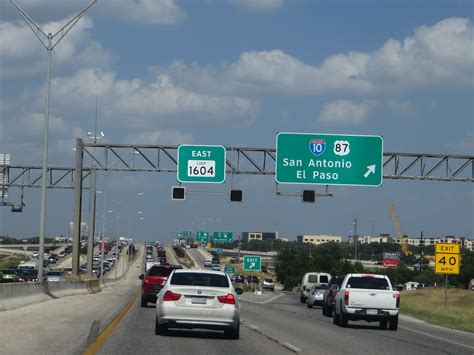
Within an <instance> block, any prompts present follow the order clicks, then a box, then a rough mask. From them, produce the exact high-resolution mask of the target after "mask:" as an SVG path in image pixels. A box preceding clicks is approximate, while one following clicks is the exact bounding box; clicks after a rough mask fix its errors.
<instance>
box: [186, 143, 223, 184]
mask: <svg viewBox="0 0 474 355" xmlns="http://www.w3.org/2000/svg"><path fill="white" fill-rule="evenodd" d="M225 153H226V151H225V147H224V146H221V145H188V144H182V145H180V146H179V147H178V176H177V177H178V181H179V182H208V183H222V182H224V180H225Z"/></svg>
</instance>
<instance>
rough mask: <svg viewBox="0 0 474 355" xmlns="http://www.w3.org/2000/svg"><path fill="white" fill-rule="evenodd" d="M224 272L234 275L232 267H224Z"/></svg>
mask: <svg viewBox="0 0 474 355" xmlns="http://www.w3.org/2000/svg"><path fill="white" fill-rule="evenodd" d="M224 272H225V273H226V274H235V269H234V268H233V267H230V266H226V267H225V268H224Z"/></svg>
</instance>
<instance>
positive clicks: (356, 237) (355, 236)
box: [354, 218, 359, 261]
mask: <svg viewBox="0 0 474 355" xmlns="http://www.w3.org/2000/svg"><path fill="white" fill-rule="evenodd" d="M354 241H355V252H354V258H355V260H356V261H357V244H359V236H358V235H357V218H354Z"/></svg>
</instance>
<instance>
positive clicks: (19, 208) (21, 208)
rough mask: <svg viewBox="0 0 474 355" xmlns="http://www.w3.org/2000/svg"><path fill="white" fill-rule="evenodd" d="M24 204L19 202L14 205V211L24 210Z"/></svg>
mask: <svg viewBox="0 0 474 355" xmlns="http://www.w3.org/2000/svg"><path fill="white" fill-rule="evenodd" d="M23 206H24V204H22V203H21V204H19V205H13V206H12V212H23Z"/></svg>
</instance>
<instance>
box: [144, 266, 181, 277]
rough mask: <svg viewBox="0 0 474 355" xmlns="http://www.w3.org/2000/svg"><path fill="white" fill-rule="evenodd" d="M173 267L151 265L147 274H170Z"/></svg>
mask: <svg viewBox="0 0 474 355" xmlns="http://www.w3.org/2000/svg"><path fill="white" fill-rule="evenodd" d="M173 270H174V269H173V268H172V267H159V266H152V267H151V268H150V270H149V271H148V274H147V276H170V274H171V272H172V271H173Z"/></svg>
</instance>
